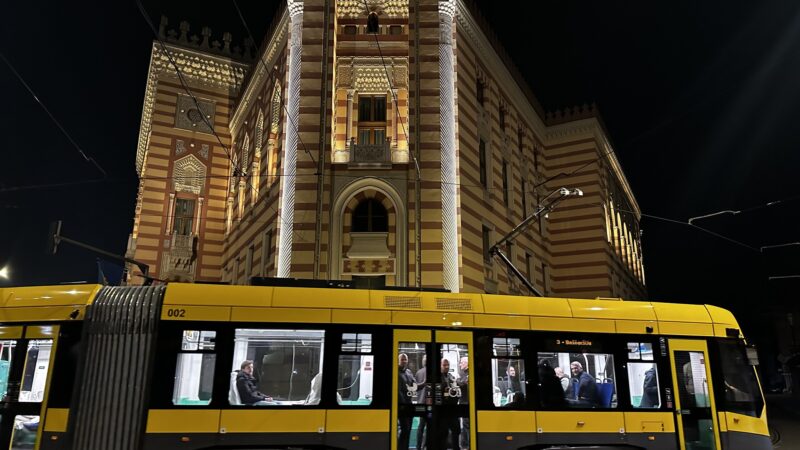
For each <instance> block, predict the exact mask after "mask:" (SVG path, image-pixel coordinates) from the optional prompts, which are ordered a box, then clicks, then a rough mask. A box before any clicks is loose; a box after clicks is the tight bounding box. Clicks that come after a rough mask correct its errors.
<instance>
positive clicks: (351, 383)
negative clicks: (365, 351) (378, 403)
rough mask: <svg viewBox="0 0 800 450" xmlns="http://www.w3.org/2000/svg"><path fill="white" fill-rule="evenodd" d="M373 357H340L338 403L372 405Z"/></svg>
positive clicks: (337, 389)
mask: <svg viewBox="0 0 800 450" xmlns="http://www.w3.org/2000/svg"><path fill="white" fill-rule="evenodd" d="M373 358H374V357H373V355H339V381H338V384H337V386H338V387H337V388H336V402H337V403H338V404H340V405H347V406H355V405H369V404H371V403H372V380H373V378H372V375H373V373H374V372H373V369H374V368H375V364H374V360H373Z"/></svg>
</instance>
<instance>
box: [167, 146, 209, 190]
mask: <svg viewBox="0 0 800 450" xmlns="http://www.w3.org/2000/svg"><path fill="white" fill-rule="evenodd" d="M172 179H173V183H174V186H173V187H174V190H175V192H188V193H191V194H195V195H200V193H201V192H202V191H203V187H204V186H205V181H206V166H205V165H204V164H203V163H201V162H200V160H199V159H197V157H196V156H194V155H188V156H185V157H183V158H181V159H179V160H177V161H175V169H174V170H173V173H172Z"/></svg>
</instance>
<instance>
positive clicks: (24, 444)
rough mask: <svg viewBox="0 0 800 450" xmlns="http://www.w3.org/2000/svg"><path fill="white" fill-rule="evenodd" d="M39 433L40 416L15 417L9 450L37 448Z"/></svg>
mask: <svg viewBox="0 0 800 450" xmlns="http://www.w3.org/2000/svg"><path fill="white" fill-rule="evenodd" d="M38 431H39V416H23V415H18V416H14V427H13V428H12V430H11V445H10V447H9V450H23V449H29V448H35V447H36V440H37V434H38Z"/></svg>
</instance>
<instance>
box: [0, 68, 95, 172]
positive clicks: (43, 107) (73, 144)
mask: <svg viewBox="0 0 800 450" xmlns="http://www.w3.org/2000/svg"><path fill="white" fill-rule="evenodd" d="M0 58H2V59H3V62H5V63H6V65H7V66H8V68H9V69H10V70H11V72H12V73H14V75H15V76H16V77H17V79H18V80H19V82H20V83H22V85H23V86H25V89H27V90H28V93H30V94H31V96H32V97H33V99H34V100H36V103H38V104H39V106H41V107H42V109H43V110H44V112H45V113H47V116H48V117H50V120H52V121H53V123H54V124H56V126H57V127H58V129H59V130H61V133H63V134H64V136H65V137H66V138H67V140H68V141H69V142H70V143H71V144H72V146H73V147H75V149H76V150H77V151H78V153H79V154H80V155H81V157H82V158H83V159H84V160H85V161H86V162H88V163H91V164H92V165H93V166H94V167H95V168H96V169H97V170H99V171H100V173H102V174H103V178H101V179H104V178H107V177H108V173H107V172H106V171H105V169H103V167H101V166H100V164H99V163H98V162H97V161H95V159H94V158H92V157H90V156H88V155H86V152H84V151H83V149H82V148H81V146H80V145H78V143H77V142H75V139H73V138H72V136H70V134H69V133H68V132H67V130H66V129H64V127H63V126H62V125H61V122H59V121H58V119H56V117H55V116H54V115H53V113H51V112H50V110H49V109H47V106H45V104H44V103H43V102H42V101H41V100H40V99H39V96H37V95H36V93H35V92H34V91H33V89H32V88H31V87H30V85H28V83H27V82H26V81H25V79H24V78H22V75H20V73H19V72H18V71H17V69H15V68H14V66H13V65H12V64H11V61H9V60H8V59H7V58H6V57H5V55H4V54H3V52H0Z"/></svg>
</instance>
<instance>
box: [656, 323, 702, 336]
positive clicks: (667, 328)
mask: <svg viewBox="0 0 800 450" xmlns="http://www.w3.org/2000/svg"><path fill="white" fill-rule="evenodd" d="M658 329H659V331H660V332H661V334H668V335H683V336H713V335H714V328H713V327H712V326H711V324H710V323H688V322H663V321H662V322H658Z"/></svg>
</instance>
